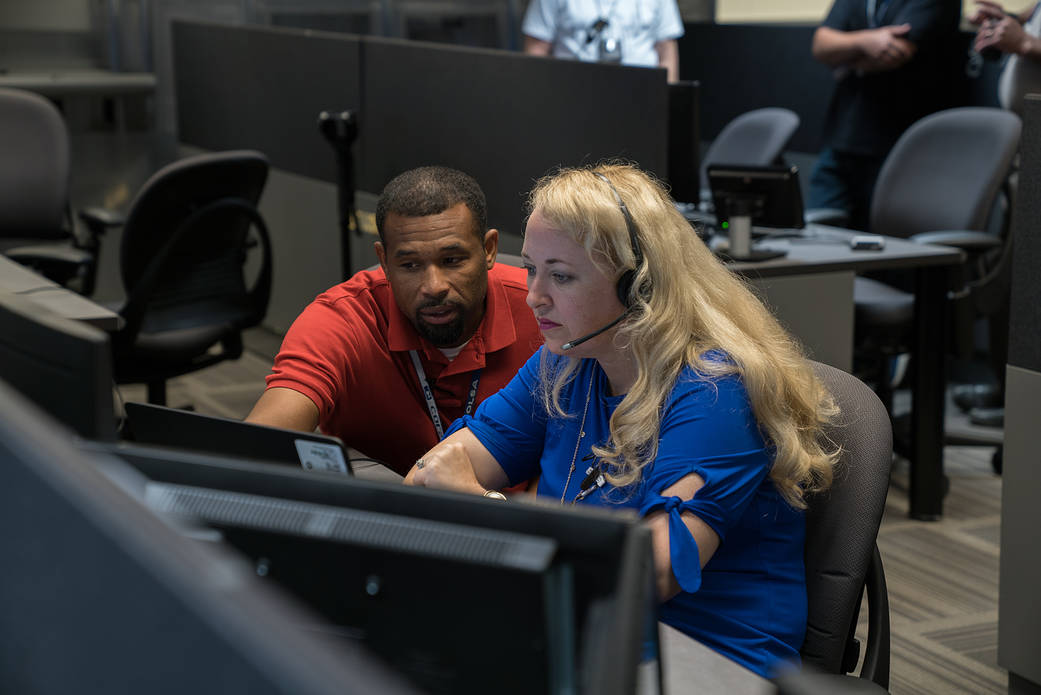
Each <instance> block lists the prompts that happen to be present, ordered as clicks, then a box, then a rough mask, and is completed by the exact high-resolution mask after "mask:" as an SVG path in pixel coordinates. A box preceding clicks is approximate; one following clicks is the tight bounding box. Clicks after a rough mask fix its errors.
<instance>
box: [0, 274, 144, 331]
mask: <svg viewBox="0 0 1041 695" xmlns="http://www.w3.org/2000/svg"><path fill="white" fill-rule="evenodd" d="M0 291H4V292H10V293H12V294H17V295H21V296H23V297H25V298H26V299H28V300H30V301H31V302H32V303H33V304H35V305H37V306H39V307H41V308H43V309H46V310H48V311H50V312H51V313H53V314H57V315H59V316H62V317H64V318H67V319H75V320H76V321H83V322H84V323H89V324H90V325H92V326H95V327H97V328H100V329H102V330H105V331H114V330H118V329H119V328H120V326H122V324H123V319H122V317H120V315H119V314H117V313H115V312H114V311H111V310H110V309H107V308H105V307H103V306H101V305H100V304H95V303H94V302H92V301H90V300H89V299H87V298H86V297H84V296H83V295H79V294H76V293H75V292H72V291H71V290H67V289H65V288H64V287H61V286H59V285H57V284H55V283H53V282H51V281H50V280H48V279H47V278H45V277H43V276H42V275H40V274H39V273H36V272H34V271H32V270H31V269H29V268H26V267H25V266H23V265H20V264H18V263H15V262H14V261H12V260H11V259H10V258H7V257H6V256H4V255H0Z"/></svg>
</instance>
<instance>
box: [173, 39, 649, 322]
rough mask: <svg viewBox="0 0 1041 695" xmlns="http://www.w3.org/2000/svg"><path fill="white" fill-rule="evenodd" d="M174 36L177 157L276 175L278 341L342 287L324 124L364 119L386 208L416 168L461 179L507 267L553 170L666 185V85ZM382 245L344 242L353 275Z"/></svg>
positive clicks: (325, 45)
mask: <svg viewBox="0 0 1041 695" xmlns="http://www.w3.org/2000/svg"><path fill="white" fill-rule="evenodd" d="M172 25H173V26H172V32H171V43H172V57H173V66H174V70H173V72H174V82H175V94H176V102H177V119H178V130H179V139H180V141H181V142H182V143H184V144H186V145H189V146H196V147H201V148H205V149H208V150H222V149H231V148H243V147H244V148H254V149H258V150H260V151H262V152H264V153H265V154H266V155H267V156H268V158H269V159H270V161H271V164H272V166H273V167H274V169H273V171H272V174H271V178H270V180H269V183H268V187H267V189H266V190H265V193H264V199H263V200H262V201H261V211H262V212H263V214H264V215H265V217H266V218H267V220H268V226H269V227H270V229H271V237H272V244H273V246H274V261H275V263H274V285H273V288H272V297H271V304H270V306H269V309H268V316H267V318H266V319H265V324H266V325H267V326H268V327H270V328H272V329H274V330H276V331H284V330H285V329H286V328H288V326H289V324H290V323H291V322H292V320H293V319H294V318H295V317H296V316H297V314H299V312H300V310H301V309H303V307H304V306H305V305H306V303H307V302H309V301H310V300H311V299H313V298H314V296H315V295H316V294H317V293H319V292H321V291H323V290H324V289H326V288H327V287H329V286H331V285H333V284H335V283H336V282H338V281H339V280H341V279H342V275H343V273H342V269H341V267H340V263H339V259H340V253H338V252H337V247H338V246H339V245H340V242H339V230H338V225H337V203H336V191H335V188H334V184H335V183H336V160H335V157H334V153H333V150H332V148H331V147H330V146H329V144H328V143H326V142H325V140H324V139H323V138H322V136H321V135H320V133H319V130H318V127H317V117H318V114H319V112H321V111H323V110H330V111H340V110H351V111H355V112H356V113H357V116H358V139H357V141H356V143H355V145H354V175H355V183H356V186H355V187H356V188H357V189H358V190H359V191H361V192H365V193H369V194H373V195H375V194H378V193H379V192H380V191H381V190H382V189H383V186H384V185H385V184H386V183H387V181H388V180H389V179H390V178H391V177H393V176H394V175H396V174H398V173H400V172H401V171H404V170H405V169H408V168H410V167H414V166H419V165H423V164H443V165H447V166H453V167H456V168H459V169H461V170H463V171H466V172H467V173H469V174H471V175H473V176H474V177H475V178H476V179H477V180H478V181H479V182H480V184H481V186H482V187H483V188H484V190H485V193H486V195H487V197H488V211H489V223H490V224H491V226H493V227H496V228H498V229H500V230H501V231H502V232H503V236H502V237H501V242H500V248H501V249H502V250H503V251H505V252H508V253H516V252H517V251H518V250H519V249H520V245H521V240H520V234H521V233H522V231H523V206H524V198H525V194H526V193H527V191H528V190H529V189H530V188H531V186H532V183H533V182H534V181H535V179H537V178H538V177H540V176H542V175H543V174H545V173H547V172H549V171H551V170H553V169H554V168H556V167H558V166H574V165H579V164H585V163H592V162H598V161H600V160H604V159H609V158H624V159H627V160H632V161H635V162H637V163H639V164H640V165H641V166H642V167H644V168H645V169H647V170H649V171H651V172H653V173H655V174H657V175H658V176H661V177H665V176H666V175H667V173H668V172H667V167H668V162H667V149H668V146H667V142H668V127H667V123H668V109H667V103H668V99H667V94H668V92H667V84H666V80H665V71H664V70H647V69H644V68H632V67H623V66H619V65H597V64H588V63H576V62H567V61H559V60H555V59H551V58H536V57H532V56H526V55H522V54H519V53H511V52H507V51H498V50H491V49H476V48H465V47H459V46H446V45H442V44H432V43H422V42H416V41H404V40H399V39H387V38H381V37H361V36H353V35H349V34H335V33H327V32H318V31H311V30H301V29H286V28H272V27H260V26H244V25H231V24H220V23H206V22H199V21H189V20H183V21H182V20H174V21H173V22H172ZM366 198H367V199H366ZM359 199H360V200H361V201H362V204H363V206H364V205H371V204H372V197H371V196H359ZM372 241H374V239H373V238H372V237H370V236H367V235H360V236H353V237H352V238H350V239H348V243H349V244H350V249H349V255H350V259H351V267H352V268H353V269H354V270H357V269H359V268H363V267H366V266H368V265H371V264H372V263H374V262H375V256H374V254H373V252H372ZM304 269H306V270H304Z"/></svg>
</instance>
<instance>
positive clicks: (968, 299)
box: [854, 107, 1021, 409]
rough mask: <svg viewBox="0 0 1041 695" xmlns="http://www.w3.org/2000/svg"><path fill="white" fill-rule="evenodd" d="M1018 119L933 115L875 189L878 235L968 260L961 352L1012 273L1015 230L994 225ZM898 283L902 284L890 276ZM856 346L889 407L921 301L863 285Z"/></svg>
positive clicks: (957, 301) (861, 280) (995, 112)
mask: <svg viewBox="0 0 1041 695" xmlns="http://www.w3.org/2000/svg"><path fill="white" fill-rule="evenodd" d="M1020 130H1021V122H1020V119H1019V117H1018V116H1016V115H1014V114H1012V113H1009V112H1008V111H1004V110H1001V109H996V108H971V107H970V108H957V109H949V110H947V111H940V112H938V113H935V114H932V115H930V116H926V117H925V118H923V119H921V120H919V121H918V122H916V123H914V124H913V125H912V126H911V127H910V128H908V130H907V131H906V132H905V133H904V134H903V135H902V136H901V137H900V139H899V140H898V141H897V143H896V145H894V146H893V149H892V150H891V151H890V153H889V155H888V156H887V157H886V160H885V162H884V163H883V165H882V169H881V170H880V172H879V175H878V181H877V182H876V184H875V190H874V193H873V196H872V201H871V210H870V214H869V220H870V230H871V231H872V232H874V233H877V234H885V235H888V236H896V237H903V238H907V239H911V240H914V241H918V242H922V243H930V244H943V245H947V246H954V247H956V248H959V249H962V250H963V251H965V252H966V254H967V258H968V260H967V261H966V263H965V264H963V265H962V266H961V267H959V268H958V271H957V272H958V273H959V274H960V277H959V278H958V279H957V280H956V281H955V282H954V283H953V289H952V291H951V292H950V294H949V297H950V298H951V299H952V300H953V301H952V303H951V309H952V316H953V319H954V321H953V324H952V325H953V328H954V335H955V336H956V338H957V341H956V345H955V347H956V348H957V350H958V351H959V352H961V353H965V352H967V351H968V348H967V347H966V343H968V342H971V338H969V336H970V335H971V324H972V323H973V322H974V320H975V318H976V316H977V314H987V313H995V312H997V311H998V310H1000V308H1001V306H1007V288H1006V292H1005V293H1004V295H1005V301H1004V302H1002V301H1000V300H997V301H995V298H994V296H993V294H994V292H995V291H998V292H999V293H1000V289H999V288H1000V287H1001V286H1002V283H1003V282H1007V277H1008V273H1009V272H1010V268H1011V263H1010V261H1011V248H1012V246H1011V237H1010V235H1009V233H1008V225H1007V222H1006V224H1004V225H1002V230H1001V232H1000V233H999V234H997V235H995V234H990V233H987V232H986V231H985V230H986V229H987V221H988V217H989V216H990V213H991V210H992V209H993V207H994V205H995V202H996V201H997V200H998V194H999V192H1000V191H1001V189H1002V187H1003V185H1004V184H1005V182H1006V181H1007V177H1008V173H1009V170H1010V168H1011V166H1012V161H1013V158H1014V156H1015V153H1016V149H1017V147H1018V145H1019V134H1020ZM887 279H888V280H891V281H899V280H900V278H899V277H897V278H892V277H889V278H887ZM854 304H855V321H854V325H855V334H856V337H855V339H854V342H855V344H856V346H857V352H858V356H859V357H860V358H861V360H865V361H866V362H868V363H869V364H870V363H874V368H873V370H872V371H873V372H874V374H875V377H874V381H875V382H876V392H877V393H878V394H879V396H880V397H881V398H882V401H883V403H885V404H886V407H887V409H890V406H891V398H892V387H891V383H890V375H889V373H888V370H889V359H890V358H891V357H892V356H893V355H896V354H899V353H902V352H906V351H907V347H908V344H909V342H910V339H911V338H910V336H911V328H912V325H913V319H914V297H913V295H912V294H911V293H910V292H908V291H905V289H904V288H903V287H900V286H895V285H894V284H893V283H892V282H891V283H890V284H887V283H886V282H882V281H880V280H878V279H872V278H868V277H857V278H856V279H855V282H854Z"/></svg>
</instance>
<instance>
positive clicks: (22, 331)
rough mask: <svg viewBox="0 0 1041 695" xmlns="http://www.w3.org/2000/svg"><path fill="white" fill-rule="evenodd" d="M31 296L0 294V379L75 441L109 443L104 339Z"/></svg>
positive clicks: (108, 361)
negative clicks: (75, 436) (76, 436)
mask: <svg viewBox="0 0 1041 695" xmlns="http://www.w3.org/2000/svg"><path fill="white" fill-rule="evenodd" d="M31 296H32V295H29V296H28V297H22V296H19V295H14V294H8V293H3V292H0V380H3V381H6V382H7V383H8V384H10V385H11V386H13V387H14V388H16V389H17V390H18V391H20V392H21V393H22V394H23V395H25V396H26V397H28V398H29V399H30V400H32V401H34V402H35V403H36V404H37V405H38V406H39V407H41V408H43V409H44V410H45V411H47V413H49V414H50V415H51V416H52V417H54V418H56V419H57V420H59V421H61V422H62V423H63V424H64V425H65V426H67V427H70V428H72V429H73V430H75V431H76V432H77V433H78V434H79V435H80V436H81V437H87V438H89V439H101V440H113V439H115V438H116V424H115V415H114V410H113V407H112V384H113V381H112V356H111V352H110V349H109V339H108V335H106V334H105V333H104V332H103V331H100V330H98V329H97V328H93V327H91V326H88V325H86V324H85V323H82V322H80V321H74V320H72V319H66V318H63V317H61V316H57V315H56V314H52V313H50V312H48V311H45V310H43V309H41V308H40V307H39V306H37V305H35V304H33V303H32V301H31Z"/></svg>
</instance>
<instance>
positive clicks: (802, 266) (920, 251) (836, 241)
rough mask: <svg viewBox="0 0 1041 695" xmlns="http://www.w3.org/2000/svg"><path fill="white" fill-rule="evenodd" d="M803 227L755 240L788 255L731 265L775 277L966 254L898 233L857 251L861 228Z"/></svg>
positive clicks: (948, 259)
mask: <svg viewBox="0 0 1041 695" xmlns="http://www.w3.org/2000/svg"><path fill="white" fill-rule="evenodd" d="M804 231H805V236H802V237H794V238H775V239H771V238H769V237H767V238H765V239H762V240H760V241H759V242H758V243H757V244H756V246H757V247H759V246H761V247H762V248H767V249H777V250H784V251H787V255H786V256H783V257H781V258H773V259H770V260H768V261H761V262H759V263H745V262H734V263H730V264H729V267H730V268H732V269H733V270H734V271H735V272H737V273H740V274H742V275H747V276H754V277H776V276H781V275H801V274H808V273H825V272H834V271H841V270H852V271H856V272H865V271H870V270H881V269H883V268H886V269H891V268H920V267H922V266H938V265H953V264H955V263H958V262H960V261H961V260H962V258H963V257H964V254H963V253H962V252H961V251H959V250H958V249H955V248H952V247H949V246H934V245H931V244H919V243H917V242H914V241H908V240H906V239H898V238H896V237H885V240H886V243H885V248H884V249H882V250H880V251H854V250H853V249H851V248H850V246H849V240H850V239H851V238H852V237H853V236H855V235H856V234H859V232H852V231H850V230H847V229H840V228H838V227H827V226H825V225H808V226H807V227H806V229H805V230H804Z"/></svg>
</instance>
